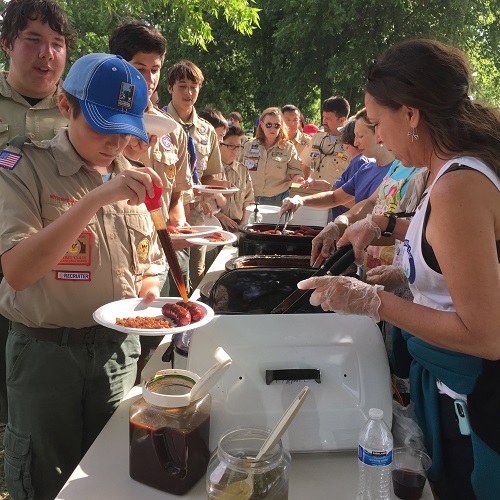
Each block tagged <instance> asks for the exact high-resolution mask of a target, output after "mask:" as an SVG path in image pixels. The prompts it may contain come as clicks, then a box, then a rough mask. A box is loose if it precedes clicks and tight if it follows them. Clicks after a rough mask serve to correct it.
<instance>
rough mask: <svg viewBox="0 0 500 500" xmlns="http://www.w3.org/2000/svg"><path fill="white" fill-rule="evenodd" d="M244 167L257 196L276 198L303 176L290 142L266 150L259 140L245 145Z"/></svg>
mask: <svg viewBox="0 0 500 500" xmlns="http://www.w3.org/2000/svg"><path fill="white" fill-rule="evenodd" d="M241 160H242V163H243V165H244V166H245V167H246V168H247V169H248V170H249V172H250V177H251V178H252V183H253V189H254V192H255V196H276V195H278V194H281V193H284V192H285V191H286V190H287V189H289V188H290V184H291V183H292V179H293V178H294V177H295V176H296V175H300V176H302V170H301V169H300V162H299V157H298V156H297V151H296V149H295V146H294V145H293V144H292V143H291V142H290V141H288V142H287V143H286V144H285V146H284V147H283V148H281V147H280V146H279V145H278V144H275V145H274V146H272V147H270V148H269V149H267V150H266V148H265V146H264V145H263V144H260V143H259V141H258V140H257V139H252V140H251V141H248V142H246V143H245V145H244V147H243V152H242V153H241Z"/></svg>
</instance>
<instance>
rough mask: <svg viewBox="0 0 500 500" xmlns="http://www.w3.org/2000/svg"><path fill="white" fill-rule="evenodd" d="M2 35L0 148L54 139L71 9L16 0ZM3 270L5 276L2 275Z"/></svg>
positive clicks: (1, 397)
mask: <svg viewBox="0 0 500 500" xmlns="http://www.w3.org/2000/svg"><path fill="white" fill-rule="evenodd" d="M2 17H3V20H2V24H1V34H0V38H1V41H2V49H3V51H4V52H5V54H6V56H7V58H8V61H9V71H8V72H4V73H0V150H1V149H3V148H5V146H6V145H7V143H8V142H9V141H11V140H12V139H13V138H14V137H16V136H21V137H20V138H19V141H20V142H21V143H22V142H23V140H24V139H23V137H27V138H29V139H32V140H37V141H40V140H42V139H52V138H53V137H54V135H55V134H56V133H57V131H58V130H59V128H60V127H63V126H65V125H66V123H67V120H66V118H65V117H64V116H62V115H61V113H60V111H59V108H58V96H59V94H60V92H61V84H62V81H61V79H60V78H61V75H62V73H63V71H64V66H65V64H66V56H67V50H68V49H70V48H72V47H73V45H74V40H73V34H72V31H71V27H70V25H69V21H68V18H67V16H66V13H65V12H64V10H63V9H62V8H61V6H60V5H59V4H58V3H57V2H55V1H54V0H11V1H10V2H9V3H8V4H7V6H6V8H5V11H4V12H3V14H2ZM1 276H2V275H1V274H0V279H1ZM8 333H9V322H8V320H7V319H6V318H4V317H3V316H0V422H2V423H5V422H7V415H8V409H7V386H6V372H5V370H6V368H5V343H6V341H7V335H8Z"/></svg>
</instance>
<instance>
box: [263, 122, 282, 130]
mask: <svg viewBox="0 0 500 500" xmlns="http://www.w3.org/2000/svg"><path fill="white" fill-rule="evenodd" d="M264 127H266V128H271V127H274V128H277V129H279V128H281V123H269V122H267V123H264Z"/></svg>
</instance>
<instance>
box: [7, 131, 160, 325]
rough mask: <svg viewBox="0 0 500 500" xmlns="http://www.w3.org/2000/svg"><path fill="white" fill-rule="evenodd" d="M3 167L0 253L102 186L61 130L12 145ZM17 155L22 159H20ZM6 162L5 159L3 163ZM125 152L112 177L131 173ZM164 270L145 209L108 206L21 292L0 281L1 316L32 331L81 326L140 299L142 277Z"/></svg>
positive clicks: (118, 161) (141, 207)
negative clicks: (107, 308)
mask: <svg viewBox="0 0 500 500" xmlns="http://www.w3.org/2000/svg"><path fill="white" fill-rule="evenodd" d="M9 150H10V151H12V153H11V154H12V155H13V156H12V157H11V162H10V165H11V166H10V168H8V167H6V166H3V168H0V192H1V193H2V196H1V197H0V210H1V211H2V213H3V214H9V216H8V217H2V218H1V220H0V255H1V254H3V253H5V252H6V251H7V250H9V249H11V248H12V247H14V246H15V245H16V244H17V243H19V242H20V241H22V240H23V239H25V238H27V237H29V236H31V235H33V234H35V233H36V232H37V231H40V230H41V229H43V228H44V227H46V226H47V225H48V224H50V223H51V222H52V221H54V220H56V219H57V218H58V217H60V216H61V215H62V214H64V212H66V211H67V210H68V209H69V208H71V206H72V205H74V204H75V203H77V202H78V200H79V199H81V198H82V197H83V196H85V195H86V194H87V193H89V192H90V191H91V190H92V189H94V188H96V187H99V186H101V185H102V183H103V179H102V176H101V174H100V173H99V172H97V171H96V170H94V169H93V168H91V167H88V166H87V165H86V164H85V163H84V162H83V160H82V159H81V158H80V156H79V155H78V154H77V153H76V151H75V150H74V148H73V146H72V145H71V143H70V141H69V139H68V136H67V129H66V128H62V129H61V130H60V131H59V132H58V134H57V135H56V137H55V138H54V139H52V140H50V141H43V142H38V143H35V144H25V145H24V146H23V148H22V150H18V149H16V148H14V147H10V148H9ZM16 155H17V156H16ZM3 164H4V165H5V159H4V161H3ZM129 168H131V167H130V163H129V162H128V161H127V160H126V158H125V157H124V156H122V155H120V156H118V157H117V159H116V160H115V161H114V172H113V174H112V175H113V176H114V175H118V174H119V173H120V172H122V171H123V170H126V169H129ZM164 268H165V263H164V261H163V259H162V257H161V253H160V249H159V247H158V245H157V243H156V233H155V232H154V230H153V226H152V222H151V218H150V216H149V214H148V211H147V210H146V206H145V205H144V204H141V205H138V206H131V205H128V204H127V201H126V200H124V201H119V202H117V203H111V204H109V205H105V206H103V207H102V208H101V209H100V210H99V211H98V212H97V213H96V214H95V215H94V217H92V219H91V220H90V221H89V223H88V224H87V226H86V228H85V229H84V230H83V231H82V233H81V234H80V236H79V237H78V239H77V240H76V241H75V242H74V244H73V245H72V246H71V248H69V249H68V251H67V252H66V254H65V255H64V256H62V258H61V260H60V262H59V263H58V264H57V265H56V266H55V267H54V269H53V270H52V271H50V272H49V273H48V274H46V275H45V276H44V277H43V278H41V279H40V280H38V281H37V282H36V283H34V284H33V285H31V286H29V287H28V288H26V289H25V290H23V291H16V290H14V289H13V288H12V287H11V286H10V285H9V284H8V283H7V281H6V280H3V282H2V283H1V284H0V313H1V314H3V315H4V316H6V317H7V318H8V319H10V320H12V321H15V322H18V323H22V324H24V325H26V326H29V327H42V328H57V327H67V328H84V327H88V326H93V325H95V324H96V323H95V321H94V320H93V318H92V313H93V312H94V311H95V310H96V309H97V308H98V307H100V306H102V305H103V304H106V303H109V302H113V301H115V300H119V299H125V298H134V297H137V295H138V293H139V289H140V281H141V280H142V277H143V276H147V275H149V274H157V273H158V272H160V271H162V270H163V269H164Z"/></svg>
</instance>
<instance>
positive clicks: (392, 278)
mask: <svg viewBox="0 0 500 500" xmlns="http://www.w3.org/2000/svg"><path fill="white" fill-rule="evenodd" d="M366 281H368V283H370V284H372V285H375V284H378V285H384V289H385V290H387V291H388V292H393V291H394V290H396V288H399V287H400V286H402V285H404V284H405V283H406V281H407V278H406V275H405V272H404V271H403V268H402V267H400V266H392V265H391V266H378V267H374V268H373V269H370V270H369V271H368V272H367V273H366Z"/></svg>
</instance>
